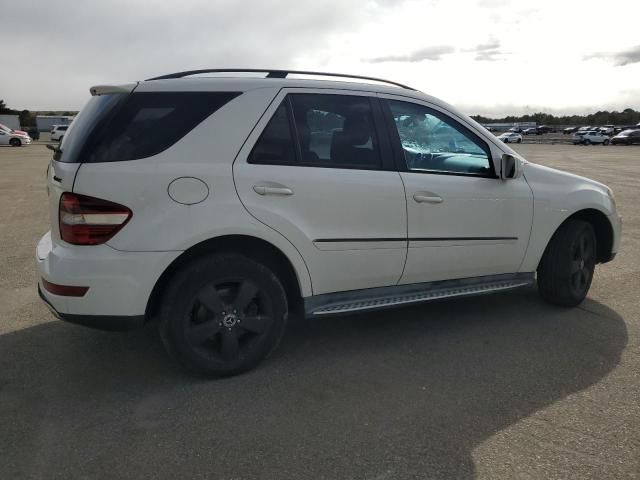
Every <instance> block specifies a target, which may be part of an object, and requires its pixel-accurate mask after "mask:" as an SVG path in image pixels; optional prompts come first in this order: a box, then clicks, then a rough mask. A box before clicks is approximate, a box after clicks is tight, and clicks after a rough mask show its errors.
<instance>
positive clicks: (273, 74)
mask: <svg viewBox="0 0 640 480" xmlns="http://www.w3.org/2000/svg"><path fill="white" fill-rule="evenodd" d="M201 73H266V74H267V76H266V77H265V78H287V75H289V74H296V75H317V76H322V77H341V78H357V79H359V80H373V81H375V82H381V83H388V84H389V85H395V86H396V87H400V88H405V89H407V90H415V88H411V87H408V86H406V85H403V84H401V83H397V82H392V81H391V80H385V79H383V78H376V77H365V76H362V75H347V74H344V73H328V72H308V71H304V70H271V69H260V68H205V69H203V70H187V71H185V72H177V73H169V74H167V75H161V76H159V77H153V78H148V79H147V81H149V80H166V79H169V78H183V77H188V76H190V75H198V74H201Z"/></svg>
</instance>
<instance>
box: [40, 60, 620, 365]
mask: <svg viewBox="0 0 640 480" xmlns="http://www.w3.org/2000/svg"><path fill="white" fill-rule="evenodd" d="M209 72H210V73H214V72H215V73H219V72H221V70H205V71H202V70H200V71H193V72H181V73H177V74H169V75H164V76H162V77H157V78H154V79H150V80H147V81H142V82H138V83H133V84H129V85H117V86H108V85H107V86H105V85H103V86H100V87H93V88H91V94H92V97H91V99H90V100H89V103H88V104H87V106H85V108H84V109H83V110H82V112H81V113H80V114H79V115H78V117H77V118H76V120H75V121H74V123H73V125H72V126H71V128H69V130H68V131H67V134H66V135H65V137H64V138H63V140H62V144H61V145H60V146H59V147H58V146H54V145H50V146H49V148H51V149H52V150H53V151H54V153H53V156H54V157H53V159H52V161H51V162H50V164H49V169H48V174H47V175H48V179H47V182H48V190H49V197H48V203H49V210H50V214H51V231H50V232H48V233H47V234H45V235H44V236H43V237H42V239H41V240H40V241H39V243H38V246H37V250H36V260H37V265H38V272H39V281H38V289H39V292H40V296H41V297H42V299H43V300H44V301H45V302H46V303H47V304H48V305H49V306H50V308H51V309H52V311H53V312H54V314H55V315H57V316H58V317H60V318H62V319H63V320H68V321H70V322H74V323H79V324H84V325H89V326H93V327H98V328H104V329H109V330H118V329H126V328H136V327H141V326H142V325H143V324H145V323H146V322H150V321H157V322H158V327H159V328H160V332H161V335H162V338H163V339H164V342H165V345H166V347H167V349H168V351H169V352H170V353H171V354H172V355H174V356H175V357H176V358H177V360H178V361H179V362H180V363H182V364H183V365H184V366H185V367H187V368H188V369H190V370H191V371H194V372H197V373H199V374H203V375H209V376H224V375H233V374H237V373H240V372H243V371H246V370H248V369H250V368H253V367H255V366H256V365H258V364H259V363H260V362H261V361H262V360H263V359H264V358H265V357H266V356H267V355H268V354H269V353H270V352H271V351H273V349H274V348H275V347H276V346H277V345H278V342H279V341H280V339H281V337H282V335H283V332H284V330H285V325H286V323H287V320H288V319H289V318H290V317H291V316H293V315H306V316H308V317H315V318H321V317H325V316H330V315H339V314H350V313H355V312H368V311H372V310H375V309H380V308H390V307H399V306H403V305H411V304H415V303H420V302H427V301H431V300H442V299H446V298H457V297H463V296H466V295H476V294H481V293H490V292H498V291H504V290H508V289H512V288H517V287H521V286H525V285H530V284H532V283H533V282H537V285H538V290H539V292H540V294H541V296H542V298H543V299H545V300H547V301H549V302H551V303H554V304H558V305H562V306H565V307H571V306H576V305H578V304H579V303H580V302H582V300H583V299H584V298H585V296H586V295H587V292H588V290H589V287H590V285H591V281H592V278H593V273H594V268H595V265H596V264H597V263H604V262H608V261H610V260H612V259H613V257H614V256H615V254H616V252H617V251H618V248H619V244H620V234H621V223H620V218H619V216H618V214H617V211H616V204H615V201H614V198H613V193H612V191H611V190H610V189H609V188H608V187H606V186H605V185H603V184H601V183H598V182H595V181H593V180H589V179H586V178H583V177H579V176H577V175H573V174H570V173H565V172H561V171H559V170H554V169H552V168H548V167H543V166H539V165H536V164H534V163H531V162H526V161H524V159H523V158H522V157H521V156H520V155H519V154H518V153H517V152H515V151H513V150H512V149H511V148H509V146H508V145H506V144H504V143H503V142H500V141H498V140H497V139H496V137H495V136H494V135H493V134H491V133H490V132H488V131H487V130H486V129H484V128H483V127H482V126H481V125H480V124H478V123H477V122H475V121H473V120H472V119H471V118H469V117H468V116H466V115H464V114H462V113H460V112H459V111H458V110H456V109H455V108H453V107H451V106H450V105H447V104H446V103H444V102H442V101H440V100H438V99H436V98H434V97H431V96H429V95H425V94H423V93H421V92H418V91H416V90H413V89H410V88H409V87H405V86H403V85H400V84H397V83H392V82H387V84H386V85H381V84H380V82H381V81H380V80H378V79H370V80H371V81H372V82H373V81H374V80H375V81H376V82H378V83H376V84H373V83H372V84H363V83H362V82H360V83H355V82H354V83H349V82H345V81H343V82H340V83H336V82H332V81H328V80H314V79H311V78H306V79H299V78H298V79H291V78H287V76H288V74H289V73H290V72H285V71H272V72H268V76H267V77H266V78H248V77H246V76H245V77H242V76H241V75H234V72H233V71H227V75H226V76H225V77H220V76H218V77H212V78H206V77H202V74H203V73H209ZM196 73H197V74H200V75H201V76H200V77H199V78H191V79H189V80H181V79H183V78H186V77H189V76H191V75H192V74H196ZM265 73H267V72H265ZM295 73H300V72H295ZM314 75H318V74H314V73H307V77H312V76H314ZM326 76H327V74H323V77H326ZM340 77H344V76H340ZM361 79H362V78H361ZM443 127H446V128H443ZM434 132H440V133H438V134H436V133H434ZM534 208H535V215H534ZM390 318H391V317H390ZM388 328H389V329H390V330H391V329H392V328H394V325H393V322H392V321H390V322H389V325H388Z"/></svg>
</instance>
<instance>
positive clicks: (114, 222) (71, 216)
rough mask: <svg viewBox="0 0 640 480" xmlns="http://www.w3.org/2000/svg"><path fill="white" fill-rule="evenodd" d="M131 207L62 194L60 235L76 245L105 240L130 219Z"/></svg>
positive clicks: (82, 196) (95, 243)
mask: <svg viewBox="0 0 640 480" xmlns="http://www.w3.org/2000/svg"><path fill="white" fill-rule="evenodd" d="M131 215H132V213H131V210H129V209H128V208H127V207H125V206H123V205H119V204H117V203H113V202H109V201H107V200H102V199H100V198H93V197H88V196H86V195H78V194H76V193H68V192H67V193H63V194H62V196H61V197H60V208H59V226H60V238H62V240H64V241H65V242H67V243H72V244H74V245H99V244H101V243H104V242H106V241H107V240H109V239H110V238H111V237H113V236H114V235H115V234H116V233H118V232H119V231H120V229H121V228H122V227H124V226H125V225H126V223H127V222H128V221H129V219H130V218H131Z"/></svg>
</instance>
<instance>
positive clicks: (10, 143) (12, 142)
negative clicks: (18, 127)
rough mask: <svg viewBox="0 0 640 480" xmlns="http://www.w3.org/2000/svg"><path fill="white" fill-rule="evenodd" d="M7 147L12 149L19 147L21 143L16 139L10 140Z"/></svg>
mask: <svg viewBox="0 0 640 480" xmlns="http://www.w3.org/2000/svg"><path fill="white" fill-rule="evenodd" d="M9 145H11V146H12V147H19V146H21V145H22V142H21V141H20V140H19V139H17V138H12V139H11V140H9Z"/></svg>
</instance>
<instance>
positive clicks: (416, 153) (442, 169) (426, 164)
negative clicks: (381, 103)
mask: <svg viewBox="0 0 640 480" xmlns="http://www.w3.org/2000/svg"><path fill="white" fill-rule="evenodd" d="M388 105H389V108H390V109H391V114H392V115H393V120H394V123H395V126H396V129H397V132H398V135H399V137H400V143H401V145H402V150H403V154H404V159H405V162H406V165H407V169H408V170H409V171H415V172H439V173H452V174H467V175H478V176H495V175H494V174H493V170H492V168H491V160H490V158H491V156H490V150H489V147H488V146H487V144H486V143H485V142H484V141H483V140H481V139H480V138H479V137H477V136H476V135H475V134H473V133H472V132H470V131H469V130H467V129H466V128H465V127H463V126H462V125H460V124H459V123H458V122H456V121H455V120H453V119H450V118H448V117H446V116H445V115H443V114H441V113H440V112H436V111H435V110H432V109H430V108H427V107H424V106H422V105H417V104H414V103H408V102H401V101H395V100H389V101H388Z"/></svg>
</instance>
